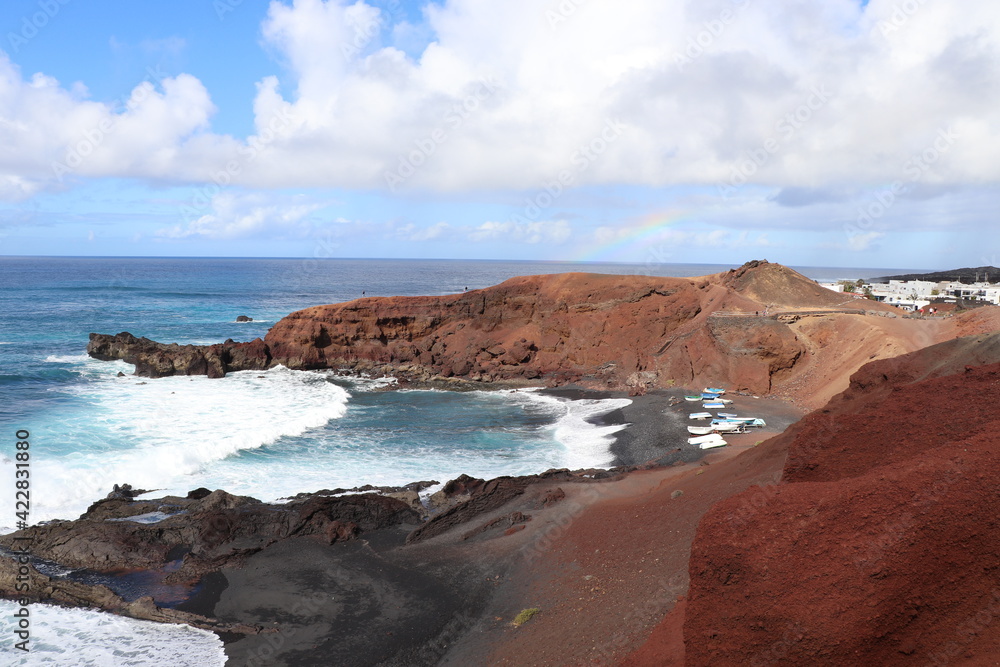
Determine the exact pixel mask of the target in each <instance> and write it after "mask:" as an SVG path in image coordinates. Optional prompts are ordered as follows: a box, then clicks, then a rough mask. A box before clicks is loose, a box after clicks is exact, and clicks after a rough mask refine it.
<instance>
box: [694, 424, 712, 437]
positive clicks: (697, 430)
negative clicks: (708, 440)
mask: <svg viewBox="0 0 1000 667" xmlns="http://www.w3.org/2000/svg"><path fill="white" fill-rule="evenodd" d="M714 431H715V427H714V426H688V433H690V434H691V435H708V434H709V433H713V432H714Z"/></svg>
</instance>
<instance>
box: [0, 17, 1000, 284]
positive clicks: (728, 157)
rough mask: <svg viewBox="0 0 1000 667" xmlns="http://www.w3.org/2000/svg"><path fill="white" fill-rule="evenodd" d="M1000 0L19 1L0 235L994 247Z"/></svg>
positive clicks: (141, 249)
mask: <svg viewBox="0 0 1000 667" xmlns="http://www.w3.org/2000/svg"><path fill="white" fill-rule="evenodd" d="M998 34H1000V12H997V10H996V9H995V6H994V5H993V4H990V3H988V2H986V1H985V0H974V1H972V2H968V3H962V5H961V6H955V5H954V3H952V4H950V5H946V4H945V3H930V2H919V1H914V2H906V3H902V2H896V1H894V0H893V1H889V0H884V1H883V0H872V1H871V2H862V3H859V2H858V1H857V0H830V1H829V2H823V3H815V2H813V1H807V0H790V1H784V0H783V1H781V2H778V0H769V1H765V0H755V1H754V2H750V1H749V0H703V1H700V2H694V1H693V0H692V1H690V2H687V1H679V0H634V1H633V2H630V3H627V4H626V5H625V6H622V5H620V4H618V3H597V2H593V1H592V0H591V1H589V2H588V1H585V0H551V1H547V0H509V1H508V2H505V3H503V4H499V3H488V2H485V1H483V0H455V1H451V0H448V1H442V2H439V3H422V2H414V1H406V2H404V1H402V0H377V1H376V0H371V1H370V2H367V3H365V2H353V3H346V2H340V3H338V2H336V1H335V0H329V1H327V2H323V1H322V0H294V1H293V0H284V1H274V2H260V1H254V0H242V1H240V0H181V1H178V2H173V3H169V4H167V3H136V2H124V1H117V0H114V1H108V2H101V3H88V2H83V1H82V0H34V1H26V0H9V1H8V2H7V3H5V6H4V11H3V15H2V17H0V142H2V143H0V146H2V148H0V254H2V255H19V254H71V255H170V256H183V255H192V256H293V257H426V258H432V257H442V258H489V259H551V260H595V261H628V262H640V263H649V262H653V261H663V262H711V263H715V262H723V263H725V262H733V263H739V262H743V261H745V260H747V259H751V258H758V257H767V258H768V259H770V260H772V261H781V262H784V263H786V264H792V265H814V266H816V265H819V266H823V265H825V266H859V267H865V266H893V267H915V268H921V267H923V268H945V267H951V266H959V265H981V264H1000V257H998V255H1000V248H996V247H995V244H994V243H993V242H992V238H993V235H992V234H991V232H992V226H993V223H994V221H993V216H994V212H995V211H996V210H998V209H1000V206H998V204H1000V201H998V200H1000V197H998V192H997V188H996V184H997V179H998V177H1000V161H997V160H996V159H995V156H996V155H998V154H1000V150H998V149H1000V136H998V135H1000V125H998V123H997V122H996V111H995V110H996V109H997V108H1000V105H998V102H1000V75H998V72H1000V67H998V64H1000V63H998V54H1000V51H998V40H997V37H998Z"/></svg>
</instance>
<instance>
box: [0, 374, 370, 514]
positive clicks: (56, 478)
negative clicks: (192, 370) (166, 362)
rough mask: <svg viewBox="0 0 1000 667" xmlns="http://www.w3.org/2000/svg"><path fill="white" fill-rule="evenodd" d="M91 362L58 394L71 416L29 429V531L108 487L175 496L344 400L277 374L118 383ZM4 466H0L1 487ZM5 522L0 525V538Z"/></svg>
mask: <svg viewBox="0 0 1000 667" xmlns="http://www.w3.org/2000/svg"><path fill="white" fill-rule="evenodd" d="M92 361H93V360H90V361H88V362H82V361H81V362H78V363H77V366H78V372H80V373H81V374H82V375H84V376H89V377H88V381H86V382H82V383H79V384H74V385H71V386H68V387H63V388H60V389H59V390H58V391H59V392H62V393H64V394H66V395H67V396H66V398H67V399H73V401H74V402H75V404H76V405H77V407H76V408H75V409H74V411H69V409H68V408H67V409H64V410H62V411H61V412H60V413H59V414H58V416H57V417H56V418H54V419H53V421H52V422H50V423H44V424H41V425H37V426H36V425H32V426H31V431H32V454H33V457H32V464H31V465H32V467H31V480H32V486H31V490H32V494H31V498H32V505H31V520H32V522H38V521H44V520H49V519H56V518H76V516H78V515H79V514H81V513H82V512H83V511H84V510H86V508H87V507H88V506H89V505H90V504H91V503H92V502H94V501H95V500H96V499H98V498H101V497H104V496H105V495H106V494H107V493H108V492H109V491H110V490H111V488H112V486H113V485H114V484H120V483H126V482H127V483H129V484H131V485H132V486H133V487H134V488H142V489H151V490H152V489H171V490H173V491H176V492H182V493H184V492H186V491H188V490H190V488H193V487H191V486H190V483H189V481H190V480H191V479H192V477H193V476H196V475H197V473H198V472H199V471H202V470H203V469H205V468H206V467H209V466H211V465H212V464H213V463H216V462H218V461H220V460H222V459H225V458H226V457H229V456H232V455H233V454H236V453H238V452H240V451H243V450H249V449H255V448H259V447H262V446H264V445H267V444H269V443H273V442H274V441H276V440H278V439H280V438H282V437H286V436H299V435H302V434H303V433H306V432H307V431H309V430H310V429H314V428H317V427H320V426H323V425H324V424H326V423H327V422H328V421H330V420H332V419H338V418H340V417H342V416H343V415H344V413H345V412H346V410H347V402H348V400H349V398H350V394H349V393H348V392H347V390H345V389H344V388H342V387H339V386H337V385H335V384H332V383H330V382H328V381H327V380H326V378H325V376H323V375H321V374H318V373H312V372H304V371H290V370H288V369H286V368H284V367H277V368H274V369H271V370H269V371H242V372H238V373H231V374H229V375H227V376H226V377H225V378H221V379H208V378H206V377H186V376H185V377H179V376H175V377H167V378H159V379H145V378H137V377H134V376H126V377H117V371H118V370H119V369H120V368H122V367H126V366H127V365H126V364H124V363H123V362H117V363H114V364H104V366H103V367H100V369H99V370H98V369H95V367H94V366H93V364H92V363H91V362H92ZM97 363H99V364H100V363H103V362H97ZM128 368H129V370H131V367H128ZM98 373H99V375H98ZM13 466H14V462H13V461H12V460H11V459H10V458H9V457H5V458H4V459H2V462H0V468H2V470H3V472H2V474H5V475H7V476H8V478H9V479H13V478H14V476H13ZM265 487H266V482H265ZM3 519H6V521H5V520H3ZM12 523H13V517H12V516H8V517H3V518H0V531H3V532H6V531H8V530H10V528H11V526H12Z"/></svg>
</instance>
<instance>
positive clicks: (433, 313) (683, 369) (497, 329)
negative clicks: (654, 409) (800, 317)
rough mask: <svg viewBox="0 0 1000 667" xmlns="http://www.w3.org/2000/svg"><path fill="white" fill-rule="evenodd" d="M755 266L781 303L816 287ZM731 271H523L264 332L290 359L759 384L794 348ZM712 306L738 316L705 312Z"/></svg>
mask: <svg viewBox="0 0 1000 667" xmlns="http://www.w3.org/2000/svg"><path fill="white" fill-rule="evenodd" d="M756 272H762V273H763V274H764V275H765V277H767V279H768V280H771V281H772V282H773V281H774V280H775V278H774V276H780V277H781V278H782V280H781V281H780V282H781V286H782V288H783V289H787V290H789V294H786V295H785V297H786V300H787V299H789V298H790V299H791V300H793V301H795V302H796V303H799V302H805V301H808V300H809V299H813V298H814V297H813V296H812V295H813V293H815V292H816V290H821V288H818V287H817V286H816V285H815V283H813V282H812V281H810V280H808V279H806V278H804V277H802V276H800V275H799V274H797V273H795V272H794V271H791V270H789V269H787V268H785V267H781V266H778V265H771V264H762V265H760V266H758V267H756V268H754V269H753V270H750V269H746V270H743V272H742V273H741V274H740V279H741V280H742V281H743V282H746V283H748V284H752V277H753V275H755V273H756ZM730 273H732V272H730ZM733 280H734V279H733V278H731V277H730V276H729V274H719V275H718V276H708V277H706V278H701V279H694V280H690V279H681V278H658V277H646V276H617V275H599V274H582V273H570V274H561V275H547V276H528V277H522V278H513V279H511V280H508V281H507V282H504V283H502V284H500V285H497V286H495V287H490V288H487V289H483V290H475V291H473V292H467V293H463V294H455V295H450V296H441V297H394V298H380V299H371V298H369V299H360V300H357V301H351V302H348V303H343V304H336V305H331V306H317V307H314V308H308V309H306V310H302V311H298V312H296V313H292V314H291V315H289V316H288V317H286V318H284V319H282V320H281V321H280V322H278V323H277V324H276V325H275V326H274V327H273V328H272V329H271V331H270V332H268V334H267V337H266V338H265V341H266V343H267V345H268V348H269V350H270V353H271V355H272V356H273V358H274V359H275V361H276V362H279V363H282V364H284V365H286V366H289V367H290V368H300V369H307V368H329V367H338V366H356V365H358V364H359V363H362V364H364V363H367V364H370V365H388V366H390V367H394V368H399V367H408V366H410V365H413V366H417V367H420V368H423V369H425V370H426V371H427V372H429V373H431V374H435V375H441V376H445V377H451V376H458V377H469V378H471V379H482V380H506V379H524V378H535V377H549V378H555V379H556V380H557V381H558V382H568V381H578V380H581V379H588V378H590V379H592V380H595V381H598V382H603V383H605V384H606V385H610V386H617V387H622V386H625V385H626V384H627V381H628V379H629V378H630V377H634V376H636V374H640V375H643V376H644V377H643V379H642V381H641V382H638V383H636V382H633V384H632V385H631V386H633V387H635V388H636V390H637V391H639V390H641V388H642V387H644V386H648V385H653V386H662V385H663V384H668V383H669V381H670V380H673V382H674V383H680V384H683V383H686V382H691V381H694V380H695V379H696V378H702V377H706V378H713V379H716V380H717V381H720V382H732V383H738V384H739V385H740V386H741V387H743V388H747V389H750V390H752V391H760V392H765V391H767V390H768V389H769V388H770V385H771V377H772V376H773V375H774V374H775V373H780V372H781V371H782V370H784V369H788V368H791V367H792V366H793V365H794V364H795V362H796V361H797V360H798V359H799V358H800V357H801V355H802V353H803V351H804V347H803V346H802V343H801V342H800V341H798V339H797V337H796V335H795V334H794V332H792V331H791V329H790V328H789V327H788V326H787V325H785V324H782V323H779V322H777V321H775V320H768V319H764V318H757V317H746V314H748V313H752V312H754V311H755V310H758V311H760V312H763V310H764V307H765V306H763V305H761V304H758V303H756V302H754V301H751V300H748V299H746V298H745V297H743V296H741V295H740V294H739V293H738V292H736V291H735V290H734V289H731V288H727V287H725V286H724V285H725V283H726V282H727V281H729V282H732V281H733ZM741 284H742V283H741ZM821 291H822V290H821ZM830 294H833V293H832V292H830ZM820 297H822V298H819V299H814V301H815V305H816V306H817V307H828V306H829V303H828V302H829V298H828V297H826V296H825V295H823V294H821V293H820ZM722 308H735V309H738V310H740V311H742V312H743V313H744V315H743V316H732V317H718V318H711V319H709V318H708V316H709V314H711V313H713V312H715V311H717V310H719V309H722ZM640 385H641V386H640Z"/></svg>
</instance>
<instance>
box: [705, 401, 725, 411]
mask: <svg viewBox="0 0 1000 667" xmlns="http://www.w3.org/2000/svg"><path fill="white" fill-rule="evenodd" d="M701 407H703V408H705V409H706V410H721V409H722V408H724V407H726V404H725V403H723V402H721V401H706V402H705V403H702V404H701Z"/></svg>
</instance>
